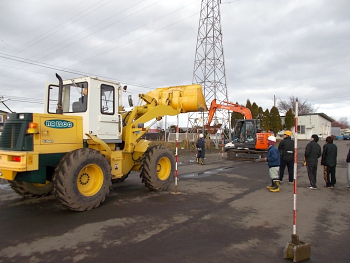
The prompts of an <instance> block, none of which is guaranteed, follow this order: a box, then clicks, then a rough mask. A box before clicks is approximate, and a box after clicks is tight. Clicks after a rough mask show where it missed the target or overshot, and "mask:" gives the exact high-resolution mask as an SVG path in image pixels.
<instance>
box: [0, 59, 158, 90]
mask: <svg viewBox="0 0 350 263" xmlns="http://www.w3.org/2000/svg"><path fill="white" fill-rule="evenodd" d="M0 57H2V58H4V59H9V60H13V61H18V62H21V63H27V64H31V65H34V66H38V67H43V68H48V69H54V70H57V71H62V72H66V73H71V74H75V75H80V76H81V75H83V76H92V75H94V76H96V74H91V73H88V72H83V71H77V70H73V69H68V68H62V67H56V66H52V65H49V64H46V63H42V62H39V61H34V60H30V59H25V58H20V57H16V56H11V55H7V54H4V53H0ZM97 77H99V78H103V79H106V80H113V81H117V82H122V83H125V84H128V85H132V86H136V87H140V88H146V89H152V88H154V87H151V86H146V85H142V84H137V83H133V82H129V81H122V80H116V79H113V78H110V77H106V76H97Z"/></svg>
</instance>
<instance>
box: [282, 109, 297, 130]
mask: <svg viewBox="0 0 350 263" xmlns="http://www.w3.org/2000/svg"><path fill="white" fill-rule="evenodd" d="M284 123H285V125H286V129H287V130H290V129H291V128H292V127H293V126H294V125H295V116H294V113H293V110H292V109H289V110H288V111H287V113H286V118H285V119H284Z"/></svg>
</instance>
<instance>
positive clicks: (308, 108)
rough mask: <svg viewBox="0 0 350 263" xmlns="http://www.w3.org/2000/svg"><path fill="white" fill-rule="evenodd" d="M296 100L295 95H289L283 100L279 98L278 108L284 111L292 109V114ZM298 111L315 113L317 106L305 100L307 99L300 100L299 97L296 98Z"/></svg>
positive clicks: (300, 112)
mask: <svg viewBox="0 0 350 263" xmlns="http://www.w3.org/2000/svg"><path fill="white" fill-rule="evenodd" d="M296 100H297V97H294V96H290V97H289V101H284V100H281V99H279V102H278V106H277V107H278V109H279V110H280V111H281V112H283V113H286V112H287V111H288V110H289V109H292V111H293V114H295V102H296ZM298 102H299V104H298V106H299V107H298V113H299V114H309V113H315V112H316V111H317V109H318V108H315V107H313V106H312V105H311V104H310V103H308V102H307V100H304V101H303V100H301V99H300V98H298Z"/></svg>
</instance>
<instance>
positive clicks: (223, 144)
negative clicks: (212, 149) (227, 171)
mask: <svg viewBox="0 0 350 263" xmlns="http://www.w3.org/2000/svg"><path fill="white" fill-rule="evenodd" d="M221 139H222V147H221V148H222V149H221V159H224V146H225V143H224V131H222V132H221Z"/></svg>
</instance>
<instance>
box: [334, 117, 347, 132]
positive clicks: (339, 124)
mask: <svg viewBox="0 0 350 263" xmlns="http://www.w3.org/2000/svg"><path fill="white" fill-rule="evenodd" d="M332 127H340V129H347V128H349V122H348V118H347V117H341V118H340V119H339V120H338V121H335V122H332Z"/></svg>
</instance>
